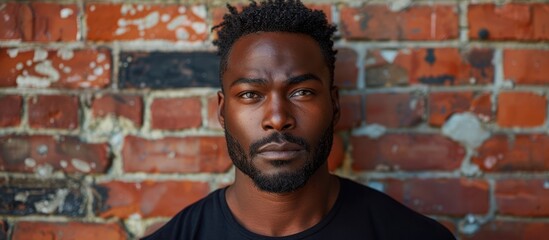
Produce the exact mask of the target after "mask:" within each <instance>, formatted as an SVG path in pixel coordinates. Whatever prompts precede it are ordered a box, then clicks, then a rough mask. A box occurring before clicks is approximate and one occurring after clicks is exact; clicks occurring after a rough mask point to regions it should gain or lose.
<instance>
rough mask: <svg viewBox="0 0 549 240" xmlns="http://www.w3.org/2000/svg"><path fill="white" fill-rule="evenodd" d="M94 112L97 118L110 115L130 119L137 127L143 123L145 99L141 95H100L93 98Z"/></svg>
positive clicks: (92, 107)
mask: <svg viewBox="0 0 549 240" xmlns="http://www.w3.org/2000/svg"><path fill="white" fill-rule="evenodd" d="M91 109H92V114H93V116H94V117H96V118H104V117H107V116H109V115H112V116H115V117H123V118H125V119H127V120H130V121H131V122H132V123H133V125H134V126H135V127H141V125H142V123H143V100H142V99H141V97H139V96H134V95H120V94H109V95H102V96H98V97H97V98H95V99H94V100H93V103H92V106H91Z"/></svg>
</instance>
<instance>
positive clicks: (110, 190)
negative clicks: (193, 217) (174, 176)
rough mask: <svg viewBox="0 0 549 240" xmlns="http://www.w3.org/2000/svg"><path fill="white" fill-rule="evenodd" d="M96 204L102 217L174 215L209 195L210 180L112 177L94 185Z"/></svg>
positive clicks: (97, 211)
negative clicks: (139, 180)
mask: <svg viewBox="0 0 549 240" xmlns="http://www.w3.org/2000/svg"><path fill="white" fill-rule="evenodd" d="M94 189H95V190H94V196H95V197H96V199H95V202H94V205H95V206H94V208H95V211H96V213H97V214H99V216H101V217H113V216H114V217H120V218H127V217H129V216H131V215H132V214H139V215H140V216H141V217H145V218H148V217H171V216H173V215H175V214H176V213H177V212H179V211H181V209H183V208H184V207H186V206H188V205H190V204H191V203H193V202H195V201H197V200H199V199H201V198H203V197H205V196H206V195H207V194H208V192H209V191H210V187H209V185H208V183H207V182H190V181H162V182H152V181H145V182H136V183H133V182H131V183H130V182H120V181H112V182H107V183H102V184H99V185H97V186H95V187H94Z"/></svg>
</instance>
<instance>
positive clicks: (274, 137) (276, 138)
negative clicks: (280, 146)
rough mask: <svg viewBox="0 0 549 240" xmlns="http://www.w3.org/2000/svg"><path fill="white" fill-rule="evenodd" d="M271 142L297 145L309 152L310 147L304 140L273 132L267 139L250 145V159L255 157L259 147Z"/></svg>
mask: <svg viewBox="0 0 549 240" xmlns="http://www.w3.org/2000/svg"><path fill="white" fill-rule="evenodd" d="M272 142H276V143H281V142H290V143H293V144H297V145H299V146H301V147H303V148H304V149H305V150H306V151H310V146H309V144H308V143H307V141H305V139H303V138H300V137H296V136H293V135H291V134H288V133H281V132H274V133H272V134H271V135H269V136H267V137H264V138H262V139H260V140H258V141H255V142H253V143H252V144H251V145H250V159H251V158H254V157H255V155H257V152H258V150H259V148H260V147H262V146H263V145H265V144H268V143H272Z"/></svg>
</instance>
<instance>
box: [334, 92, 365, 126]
mask: <svg viewBox="0 0 549 240" xmlns="http://www.w3.org/2000/svg"><path fill="white" fill-rule="evenodd" d="M362 109H363V107H362V96H361V95H339V111H340V117H339V121H338V122H337V125H336V127H335V128H336V129H337V130H344V129H351V128H353V127H357V126H359V125H360V122H361V121H362Z"/></svg>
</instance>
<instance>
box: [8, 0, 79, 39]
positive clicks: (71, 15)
mask: <svg viewBox="0 0 549 240" xmlns="http://www.w3.org/2000/svg"><path fill="white" fill-rule="evenodd" d="M0 16H2V20H0V40H22V41H36V42H57V41H64V42H65V41H76V40H77V39H76V36H77V34H78V29H77V17H78V8H77V6H76V4H57V3H54V2H52V3H41V2H33V3H17V2H9V3H4V4H3V6H2V7H1V8H0Z"/></svg>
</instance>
